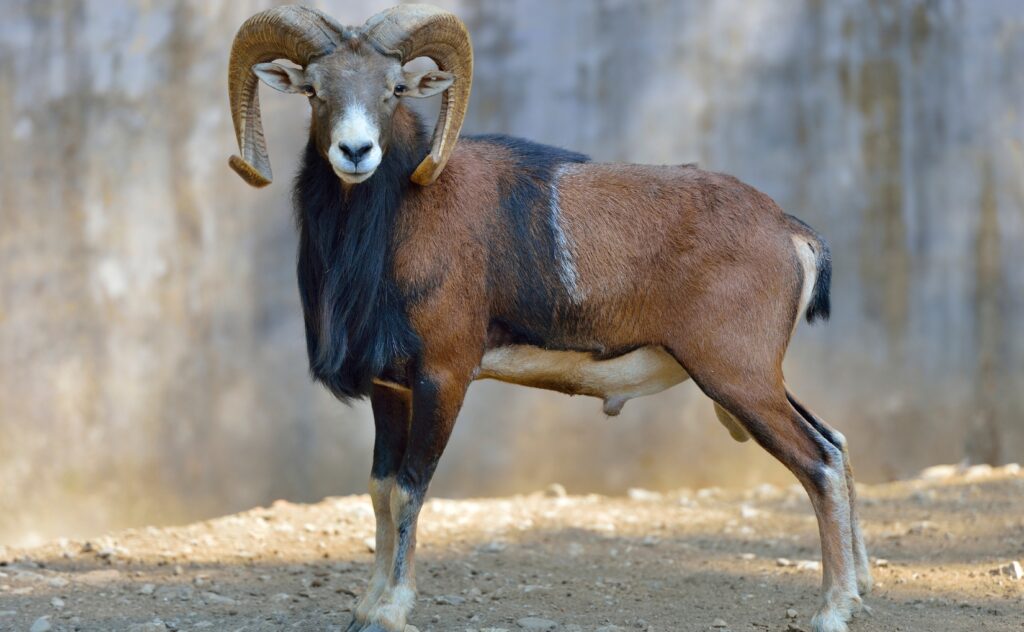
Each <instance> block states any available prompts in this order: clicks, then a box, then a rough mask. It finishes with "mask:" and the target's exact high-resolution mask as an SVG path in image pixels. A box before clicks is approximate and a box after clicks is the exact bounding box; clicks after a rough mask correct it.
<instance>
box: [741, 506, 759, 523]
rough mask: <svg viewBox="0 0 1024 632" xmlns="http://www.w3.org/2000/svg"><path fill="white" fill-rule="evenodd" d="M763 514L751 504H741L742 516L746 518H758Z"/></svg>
mask: <svg viewBox="0 0 1024 632" xmlns="http://www.w3.org/2000/svg"><path fill="white" fill-rule="evenodd" d="M760 515H761V512H760V510H757V509H754V508H753V507H751V506H750V505H742V506H740V516H741V517H742V518H744V519H746V520H749V519H751V518H756V517H758V516H760Z"/></svg>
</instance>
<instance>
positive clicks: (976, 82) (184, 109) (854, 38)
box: [0, 0, 1024, 542]
mask: <svg viewBox="0 0 1024 632" xmlns="http://www.w3.org/2000/svg"><path fill="white" fill-rule="evenodd" d="M265 4H266V3H264V2H257V1H254V0H246V1H232V2H227V1H221V2H208V1H203V2H200V1H198V0H197V1H195V2H162V3H151V2H144V1H138V2H130V1H128V0H116V1H111V2H73V1H70V0H69V1H43V0H5V1H4V11H3V13H4V19H3V20H2V21H0V542H5V541H12V540H16V539H25V538H31V537H33V536H34V535H48V534H72V533H87V532H92V531H96V530H99V529H103V528H107V527H110V526H116V525H124V524H137V523H143V522H154V521H172V520H184V519H188V518H193V517H197V516H201V515H209V514H215V513H221V512H225V511H230V510H234V509H238V508H241V507H245V506H249V505H252V504H255V503H262V502H267V501H268V500H271V499H273V498H275V497H281V496H285V497H289V498H292V499H299V500H301V499H313V498H317V497H320V496H322V495H325V494H338V493H346V492H353V491H358V490H360V489H362V488H363V486H364V481H365V477H366V473H367V471H368V467H369V464H368V455H369V447H370V443H371V440H372V437H371V435H372V429H371V426H370V424H369V423H368V410H367V407H365V406H362V405H361V406H357V407H354V408H345V407H342V406H340V405H338V404H336V403H334V402H333V401H332V400H331V399H330V398H329V397H328V396H327V395H326V394H325V393H324V392H322V391H321V389H319V388H317V387H315V386H313V385H312V384H310V383H309V380H308V379H307V376H306V370H305V357H304V345H303V340H302V330H301V320H300V317H299V306H298V301H297V296H296V291H295V286H294V279H293V260H294V250H295V237H294V234H293V229H292V227H291V223H290V217H289V204H288V180H289V177H290V175H291V174H292V173H293V172H294V157H295V156H296V155H297V152H298V149H299V147H300V145H301V144H302V142H303V139H304V134H305V132H304V129H305V119H306V117H307V113H306V106H305V105H304V104H303V103H302V102H301V100H299V99H294V98H289V97H287V96H285V95H279V94H276V93H270V91H269V90H265V91H264V92H263V96H264V107H265V108H266V110H267V113H266V117H265V121H266V124H267V131H268V135H269V142H270V147H271V153H272V159H273V160H274V164H275V170H276V173H277V174H278V178H277V182H276V183H275V184H274V185H273V186H272V187H270V188H269V189H267V190H263V191H254V190H252V189H249V188H248V187H247V186H246V185H244V184H243V183H242V182H241V180H239V179H238V178H237V177H236V176H234V174H233V173H232V172H230V171H229V169H228V168H227V166H226V164H225V160H226V157H227V156H228V154H229V153H231V152H232V151H234V147H233V145H234V139H233V136H232V133H231V129H230V128H231V125H230V118H229V116H228V109H227V97H226V86H225V74H226V61H227V51H228V47H229V45H230V40H231V37H232V36H233V34H234V31H235V29H236V28H237V27H238V25H239V24H241V22H242V21H243V20H244V19H245V18H246V17H247V16H248V15H250V14H251V13H253V12H255V11H256V10H258V9H260V8H263V7H264V6H265ZM387 4H389V3H388V2H381V1H373V2H363V3H353V2H341V1H340V0H338V1H332V2H321V3H319V5H320V6H322V7H324V8H327V9H328V10H329V11H330V12H331V13H332V14H334V15H336V16H337V17H338V18H339V19H341V20H342V21H344V22H349V23H358V22H361V21H362V20H363V19H365V17H367V16H368V15H369V14H371V13H372V12H374V11H376V10H378V9H381V8H383V7H384V6H386V5H387ZM443 4H446V5H447V6H449V7H453V8H455V9H456V10H457V11H458V12H459V13H460V14H461V15H462V16H463V17H464V18H465V19H466V21H467V23H468V24H469V26H470V29H471V31H472V33H473V36H474V40H475V45H476V55H477V66H476V71H477V74H476V77H475V82H474V96H473V102H472V105H471V108H470V117H469V120H468V123H467V126H466V129H467V131H471V132H483V131H503V132H509V133H513V134H519V135H524V136H529V137H531V138H533V139H536V140H540V141H544V142H549V143H555V144H561V145H564V146H567V147H571V148H573V149H580V150H583V151H587V152H589V153H591V154H592V155H593V156H594V157H595V158H596V159H600V160H631V161H639V162H653V163H661V162H665V163H679V162H690V161H699V162H700V163H701V164H702V165H703V166H705V167H707V168H711V169H716V170H721V171H728V172H731V173H734V174H736V175H738V176H739V177H741V178H743V179H745V180H747V181H748V182H750V183H752V184H754V185H755V186H758V187H760V188H762V189H763V190H764V191H766V192H767V193H769V194H770V195H772V196H773V197H774V198H775V199H776V200H777V201H778V202H779V203H780V204H781V205H782V206H783V207H784V208H786V209H788V210H789V211H790V212H792V213H794V214H796V215H798V216H800V217H802V218H804V219H805V220H807V221H809V222H810V223H811V224H812V225H814V226H815V227H816V228H818V229H819V230H820V231H821V232H823V233H824V234H825V235H826V236H827V237H828V238H829V239H830V240H831V242H832V246H833V253H834V257H835V272H836V277H835V287H834V305H835V309H834V317H833V320H832V322H831V323H830V324H829V325H828V326H826V327H816V328H814V329H809V328H801V330H800V333H799V334H798V336H797V339H796V342H795V343H794V345H793V351H792V352H791V354H790V355H791V357H790V360H789V361H788V364H787V370H788V377H789V382H790V383H791V385H792V386H793V387H794V389H795V390H796V391H797V392H798V393H800V394H801V395H802V397H803V398H804V399H805V400H808V401H809V402H810V403H812V405H813V406H814V407H815V409H816V410H817V411H818V412H819V413H821V414H822V415H823V416H825V417H827V418H828V419H830V420H832V421H833V422H834V423H835V424H836V425H838V426H839V427H840V428H842V429H843V430H844V431H845V432H846V434H847V436H848V437H849V438H850V440H851V442H852V445H853V455H854V458H855V460H856V462H857V464H858V469H859V472H860V474H861V476H862V477H863V478H865V479H870V480H879V479H883V478H889V477H894V476H900V475H904V474H907V473H908V472H911V471H913V470H915V469H916V468H919V467H921V466H923V465H925V464H927V463H932V462H936V461H954V460H959V459H961V458H963V457H964V456H970V457H971V458H974V459H976V460H996V461H998V460H1014V459H1017V458H1019V455H1020V453H1021V451H1022V448H1024V423H1022V417H1024V395H1022V389H1021V388H1020V387H1021V386H1022V385H1024V246H1022V245H1021V244H1022V243H1024V179H1022V178H1021V173H1022V172H1024V144H1022V142H1024V122H1022V120H1021V104H1022V103H1024V75H1022V73H1020V72H1019V69H1020V68H1021V67H1024V7H1022V5H1021V4H1020V3H1017V2H1014V1H1012V0H1006V1H1003V2H999V1H995V0H992V1H988V2H969V1H966V0H963V1H955V0H938V1H931V2H925V1H910V0H905V1H902V2H862V1H860V0H844V1H835V2H820V1H811V0H808V1H806V2H797V1H795V0H792V1H783V2H748V1H745V0H744V1H741V0H721V1H718V2H714V3H709V2H701V1H698V0H692V1H668V0H666V1H657V0H644V1H632V0H631V1H626V0H603V1H600V2H594V1H592V0H577V1H565V2H546V1H541V0H519V1H515V2H504V1H503V2H487V1H484V0H463V1H461V2H447V3H443ZM552 480H559V481H561V482H563V483H565V484H566V485H567V486H568V487H569V488H570V489H571V490H574V491H583V490H597V491H621V490H623V489H624V488H625V487H627V486H629V485H641V486H649V487H667V486H673V485H683V484H715V483H716V482H717V483H726V484H737V483H750V482H753V481H760V480H773V481H785V480H788V479H787V478H786V474H785V473H784V472H783V471H782V470H781V468H779V467H778V466H776V465H774V464H773V463H771V462H770V460H769V459H768V458H767V457H765V456H763V455H762V454H761V453H760V452H759V450H758V448H756V446H751V445H749V444H748V445H743V446H738V445H736V444H733V443H732V442H731V441H730V440H729V439H728V437H727V435H726V434H725V433H724V432H723V431H722V430H721V428H720V427H719V426H718V424H717V423H716V422H715V421H714V417H713V414H712V412H711V406H710V404H709V403H708V402H707V400H706V399H704V398H703V397H702V396H700V394H699V393H698V392H697V390H696V389H695V388H694V387H693V386H692V385H687V386H682V387H678V388H676V389H674V390H673V391H670V392H667V393H664V394H662V395H660V396H657V397H654V398H648V399H647V400H641V401H636V402H632V403H630V404H629V405H628V406H627V407H626V409H625V411H624V413H623V415H622V416H621V417H619V418H617V419H614V420H606V419H604V418H603V417H602V415H601V414H600V407H599V404H598V403H597V402H596V401H593V400H586V399H581V398H576V399H570V398H566V397H564V396H559V395H554V394H547V393H540V392H532V391H526V390H523V389H515V388H512V387H505V386H502V385H497V384H489V383H481V384H477V385H475V386H474V387H473V388H472V389H471V391H470V397H469V399H468V402H467V405H466V409H465V412H464V414H463V416H462V420H461V422H460V425H459V426H458V427H457V429H456V433H455V437H454V438H453V440H452V444H451V447H450V449H449V451H448V454H447V455H446V459H445V460H444V461H443V462H442V466H441V468H440V469H439V471H438V475H437V478H436V483H435V486H434V490H435V492H436V493H439V494H490V493H507V492H510V491H516V490H524V489H534V488H537V487H539V486H541V485H542V484H544V483H547V482H550V481H552Z"/></svg>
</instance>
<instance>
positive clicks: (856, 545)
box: [786, 391, 874, 597]
mask: <svg viewBox="0 0 1024 632" xmlns="http://www.w3.org/2000/svg"><path fill="white" fill-rule="evenodd" d="M786 396H787V397H788V398H789V401H790V403H791V404H793V407H794V408H795V409H796V410H797V412H799V413H800V415H801V416H802V417H803V418H804V419H805V420H807V423H809V424H811V425H812V426H814V428H815V429H816V430H817V431H818V432H819V433H821V435H822V436H823V437H825V438H826V439H827V440H828V441H829V443H831V444H832V445H834V446H836V447H837V448H839V450H840V451H841V452H842V454H843V472H844V475H845V477H846V489H847V491H848V493H849V496H850V534H851V536H852V540H853V542H852V544H853V561H854V566H855V567H856V572H857V589H858V590H859V591H860V594H861V596H862V597H863V596H865V595H867V594H868V593H869V592H871V586H872V585H873V584H874V580H873V579H872V577H871V566H870V564H869V562H868V550H867V547H866V546H864V535H863V533H862V532H861V528H860V516H859V515H858V511H857V488H856V485H855V484H854V482H853V466H852V464H851V463H850V452H849V450H848V449H847V445H846V437H844V436H843V434H842V433H841V432H839V431H838V430H835V429H833V428H832V427H831V426H829V425H828V424H827V423H825V422H824V421H822V420H821V419H820V418H818V417H817V416H815V415H814V413H812V412H811V411H810V410H809V409H808V408H807V407H806V406H804V405H803V404H802V403H801V402H800V401H799V400H798V399H796V397H794V396H793V394H792V393H790V392H788V391H787V392H786Z"/></svg>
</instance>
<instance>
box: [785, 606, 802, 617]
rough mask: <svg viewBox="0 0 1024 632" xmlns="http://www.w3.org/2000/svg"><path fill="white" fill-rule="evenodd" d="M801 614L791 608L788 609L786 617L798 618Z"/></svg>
mask: <svg viewBox="0 0 1024 632" xmlns="http://www.w3.org/2000/svg"><path fill="white" fill-rule="evenodd" d="M799 616H800V613H799V612H797V611H796V610H795V609H793V608H790V609H789V610H787V611H786V617H787V618H789V619H795V618H797V617H799Z"/></svg>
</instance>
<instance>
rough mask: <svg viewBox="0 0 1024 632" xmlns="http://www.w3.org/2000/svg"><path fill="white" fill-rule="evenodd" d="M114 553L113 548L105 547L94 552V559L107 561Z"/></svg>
mask: <svg viewBox="0 0 1024 632" xmlns="http://www.w3.org/2000/svg"><path fill="white" fill-rule="evenodd" d="M116 553H117V551H115V550H114V547H112V546H105V547H103V548H102V549H100V550H99V551H97V552H96V557H98V558H100V559H101V560H109V559H110V558H112V557H114V555H115V554H116Z"/></svg>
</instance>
